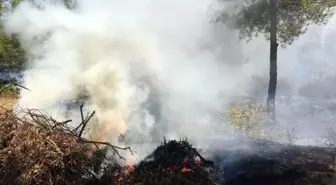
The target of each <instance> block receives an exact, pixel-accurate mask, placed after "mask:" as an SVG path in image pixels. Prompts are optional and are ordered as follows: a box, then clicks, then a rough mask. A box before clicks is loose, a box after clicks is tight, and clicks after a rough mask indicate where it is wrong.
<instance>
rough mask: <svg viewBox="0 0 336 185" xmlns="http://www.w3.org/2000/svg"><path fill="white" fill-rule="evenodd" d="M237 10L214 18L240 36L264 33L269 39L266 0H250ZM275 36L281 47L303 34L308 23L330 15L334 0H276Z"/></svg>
mask: <svg viewBox="0 0 336 185" xmlns="http://www.w3.org/2000/svg"><path fill="white" fill-rule="evenodd" d="M249 1H250V3H248V5H242V6H240V7H239V8H238V11H237V12H233V11H231V10H230V11H224V12H221V13H220V15H219V16H218V17H216V22H223V23H225V24H229V25H231V26H233V28H235V29H238V30H239V33H240V38H241V39H247V40H249V39H251V38H252V37H253V36H257V35H258V34H260V33H261V34H263V35H265V37H266V38H267V39H269V32H270V19H269V5H268V0H249ZM277 2H278V5H277V7H278V20H279V21H278V39H279V43H281V45H282V46H283V47H284V46H286V45H288V44H291V43H292V42H293V41H294V40H295V39H296V38H298V37H299V36H300V35H301V34H303V33H305V31H306V29H307V26H308V25H310V24H324V23H326V21H327V20H328V18H329V17H330V16H331V15H333V13H334V9H333V7H335V6H336V1H335V0H278V1H277Z"/></svg>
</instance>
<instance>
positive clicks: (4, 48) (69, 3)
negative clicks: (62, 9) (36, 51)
mask: <svg viewBox="0 0 336 185" xmlns="http://www.w3.org/2000/svg"><path fill="white" fill-rule="evenodd" d="M30 1H31V2H32V3H34V4H35V5H36V6H38V7H39V6H40V5H41V3H43V2H47V0H45V1H35V0H30ZM20 2H22V0H9V1H5V0H0V71H8V70H21V69H23V68H24V66H25V62H26V57H25V52H24V50H23V49H22V48H21V46H20V42H19V41H18V40H17V39H16V38H15V36H7V35H6V34H5V33H4V31H3V25H2V21H1V19H2V18H3V16H5V14H6V13H8V12H9V11H11V10H13V9H14V8H15V7H16V6H17V5H18V4H19V3H20ZM59 2H60V3H64V5H65V6H66V7H67V8H69V9H71V8H74V6H75V5H76V0H59Z"/></svg>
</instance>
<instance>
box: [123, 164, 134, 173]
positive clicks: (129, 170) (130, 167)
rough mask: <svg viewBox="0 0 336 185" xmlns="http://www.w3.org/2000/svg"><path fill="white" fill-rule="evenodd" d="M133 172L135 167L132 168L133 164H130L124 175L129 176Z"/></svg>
mask: <svg viewBox="0 0 336 185" xmlns="http://www.w3.org/2000/svg"><path fill="white" fill-rule="evenodd" d="M134 171H135V166H134V165H133V164H130V165H128V167H127V169H126V171H125V173H126V174H130V173H132V172H134Z"/></svg>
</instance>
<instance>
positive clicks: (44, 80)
mask: <svg viewBox="0 0 336 185" xmlns="http://www.w3.org/2000/svg"><path fill="white" fill-rule="evenodd" d="M220 8H225V3H219V4H217V3H215V2H213V1H212V0H199V1H197V2H196V1H192V0H184V1H180V0H170V1H165V0H141V1H131V0H129V1H119V0H110V1H107V0H96V1H92V0H91V1H90V0H80V1H78V3H77V4H76V7H75V8H74V9H73V10H69V9H67V8H66V7H65V6H63V5H62V4H61V3H58V4H57V3H45V4H43V6H42V7H39V8H36V7H35V6H34V5H32V4H30V3H28V2H23V3H21V4H20V5H19V6H18V7H17V8H16V9H15V10H14V11H13V12H12V13H11V14H10V15H9V16H8V17H7V18H6V20H5V29H6V32H7V33H8V34H16V35H18V38H19V39H20V42H21V44H22V46H23V47H24V49H25V50H26V52H27V55H28V65H27V70H26V71H25V74H24V84H23V85H24V86H26V87H28V88H29V89H31V91H22V93H21V98H20V100H19V103H18V106H19V107H23V108H36V109H44V110H47V111H48V112H49V113H50V114H52V115H54V116H58V118H59V119H66V118H65V116H64V115H63V116H62V114H59V112H60V110H62V108H60V105H59V102H61V101H62V100H64V99H66V98H68V97H69V96H70V94H72V93H74V92H77V91H79V88H80V87H85V89H86V90H87V91H88V93H89V95H90V99H89V103H88V104H86V110H88V111H92V110H96V111H97V114H96V118H97V121H95V122H94V123H90V127H91V128H90V129H91V131H90V132H89V134H88V136H87V137H92V138H93V139H95V140H104V141H109V142H111V143H113V144H118V141H117V138H118V137H119V135H120V134H125V136H124V137H125V140H126V141H127V142H128V143H129V144H131V145H133V146H140V147H139V148H141V149H143V150H145V149H144V148H146V149H148V148H150V147H147V146H146V147H144V146H145V144H144V143H147V144H148V143H157V142H161V141H162V139H163V137H167V138H181V137H187V138H189V139H190V140H191V141H192V142H193V143H194V144H196V145H197V144H201V143H203V141H204V140H205V139H209V138H210V137H221V138H223V137H226V136H228V135H229V133H228V129H227V128H226V127H225V126H223V125H224V124H223V123H222V122H221V120H219V119H217V117H218V113H219V112H220V111H222V110H223V109H225V108H226V106H227V103H228V102H229V101H230V99H231V98H232V97H233V96H241V95H246V94H248V93H249V89H250V88H251V87H253V86H254V84H251V81H250V77H251V76H254V75H257V76H263V75H267V74H268V55H269V53H268V51H269V49H268V42H266V41H265V39H264V38H259V37H258V38H256V39H255V40H253V41H252V42H250V43H245V42H241V41H240V40H239V39H238V36H237V33H236V31H233V30H230V29H228V28H226V27H225V26H224V25H222V24H215V23H211V21H210V20H211V18H212V16H213V13H214V11H216V9H220ZM293 47H297V48H298V46H293ZM294 51H296V50H294ZM294 55H295V54H293V53H288V52H287V53H286V52H283V51H282V50H281V51H280V56H279V58H280V59H279V61H280V60H283V62H281V63H279V74H280V78H284V79H290V80H291V81H293V82H295V85H294V89H295V86H298V85H297V84H300V83H301V82H302V80H300V78H299V77H298V76H294V75H298V74H297V73H296V71H295V70H296V67H297V66H295V64H297V63H294V62H293V60H295V59H293V58H292V57H293V56H294ZM288 56H289V57H288ZM283 58H286V60H284V59H283ZM287 58H289V59H288V60H287ZM299 66H300V67H302V65H299ZM305 69H306V68H305ZM282 72H283V73H282ZM284 74H285V75H284ZM292 78H294V79H295V80H293V79H292ZM266 79H267V78H266ZM266 93H267V91H265V92H263V93H262V95H263V96H264V97H265V94H266ZM78 111H79V110H75V112H77V114H78ZM77 117H78V120H77V121H78V122H79V121H80V120H79V119H80V116H77ZM144 153H145V152H144ZM141 155H142V154H141Z"/></svg>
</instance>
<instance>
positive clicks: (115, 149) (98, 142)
mask: <svg viewBox="0 0 336 185" xmlns="http://www.w3.org/2000/svg"><path fill="white" fill-rule="evenodd" d="M81 141H82V142H84V143H91V144H95V145H99V144H101V145H105V146H109V147H111V148H112V149H113V150H114V152H115V153H116V154H117V155H118V157H119V158H120V159H122V160H124V161H126V159H125V158H124V157H123V156H121V155H120V153H119V152H118V150H124V151H127V150H129V151H130V152H131V154H132V155H134V154H133V151H132V150H131V147H119V146H115V145H112V144H111V143H109V142H100V141H89V140H85V139H82V140H81Z"/></svg>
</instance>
